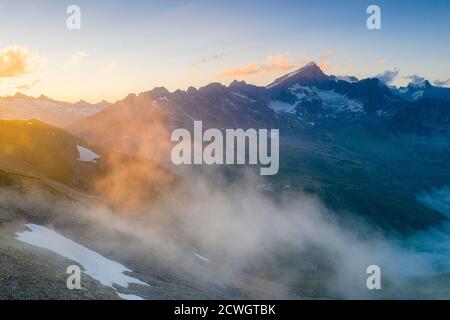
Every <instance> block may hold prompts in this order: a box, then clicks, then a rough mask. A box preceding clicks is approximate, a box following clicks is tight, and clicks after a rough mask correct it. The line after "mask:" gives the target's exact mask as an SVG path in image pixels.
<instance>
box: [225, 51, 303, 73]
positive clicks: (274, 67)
mask: <svg viewBox="0 0 450 320" xmlns="http://www.w3.org/2000/svg"><path fill="white" fill-rule="evenodd" d="M307 60H308V56H307V55H305V56H304V57H303V58H301V59H299V60H291V58H290V56H289V53H279V54H277V55H269V56H268V57H267V58H266V59H265V60H263V61H254V62H250V63H248V64H246V65H244V66H242V67H239V68H230V69H225V70H223V71H222V72H221V73H220V75H219V76H222V77H242V76H248V75H252V74H262V73H276V72H282V71H289V70H291V69H294V68H297V67H299V66H300V65H301V64H303V63H305V62H306V61H307Z"/></svg>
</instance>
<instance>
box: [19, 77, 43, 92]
mask: <svg viewBox="0 0 450 320" xmlns="http://www.w3.org/2000/svg"><path fill="white" fill-rule="evenodd" d="M39 82H40V80H39V79H38V80H34V81H33V82H31V83H30V84H21V85H18V86H16V89H18V90H30V89H31V88H32V87H34V86H35V85H37V84H38V83H39Z"/></svg>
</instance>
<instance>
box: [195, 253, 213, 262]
mask: <svg viewBox="0 0 450 320" xmlns="http://www.w3.org/2000/svg"><path fill="white" fill-rule="evenodd" d="M194 256H195V257H196V258H198V259H200V260H202V261H205V262H208V263H209V262H210V261H209V259H208V258H206V257H204V256H202V255H200V254H198V253H194Z"/></svg>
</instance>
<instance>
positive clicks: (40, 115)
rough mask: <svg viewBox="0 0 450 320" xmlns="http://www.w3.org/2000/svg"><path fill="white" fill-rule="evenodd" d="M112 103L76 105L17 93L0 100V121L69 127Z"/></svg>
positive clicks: (77, 103) (81, 101) (81, 103)
mask: <svg viewBox="0 0 450 320" xmlns="http://www.w3.org/2000/svg"><path fill="white" fill-rule="evenodd" d="M110 104H111V103H109V102H107V101H102V102H99V103H96V104H91V103H88V102H86V101H84V100H80V101H78V102H76V103H69V102H63V101H57V100H53V99H50V98H47V97H46V96H44V95H41V96H40V97H38V98H33V97H29V96H26V95H24V94H21V93H17V94H15V95H14V96H7V97H2V98H0V119H2V120H31V119H37V120H41V121H43V122H45V123H48V124H51V125H55V126H58V127H64V126H67V125H68V124H70V123H73V122H75V121H77V120H80V119H82V118H84V117H87V116H90V115H93V114H95V113H97V112H98V111H100V110H102V109H103V108H105V107H107V106H109V105H110Z"/></svg>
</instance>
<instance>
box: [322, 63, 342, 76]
mask: <svg viewBox="0 0 450 320" xmlns="http://www.w3.org/2000/svg"><path fill="white" fill-rule="evenodd" d="M318 65H319V67H320V69H322V71H323V72H325V73H332V74H336V73H339V72H340V70H341V65H340V64H339V63H334V62H331V61H323V62H319V63H318Z"/></svg>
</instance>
